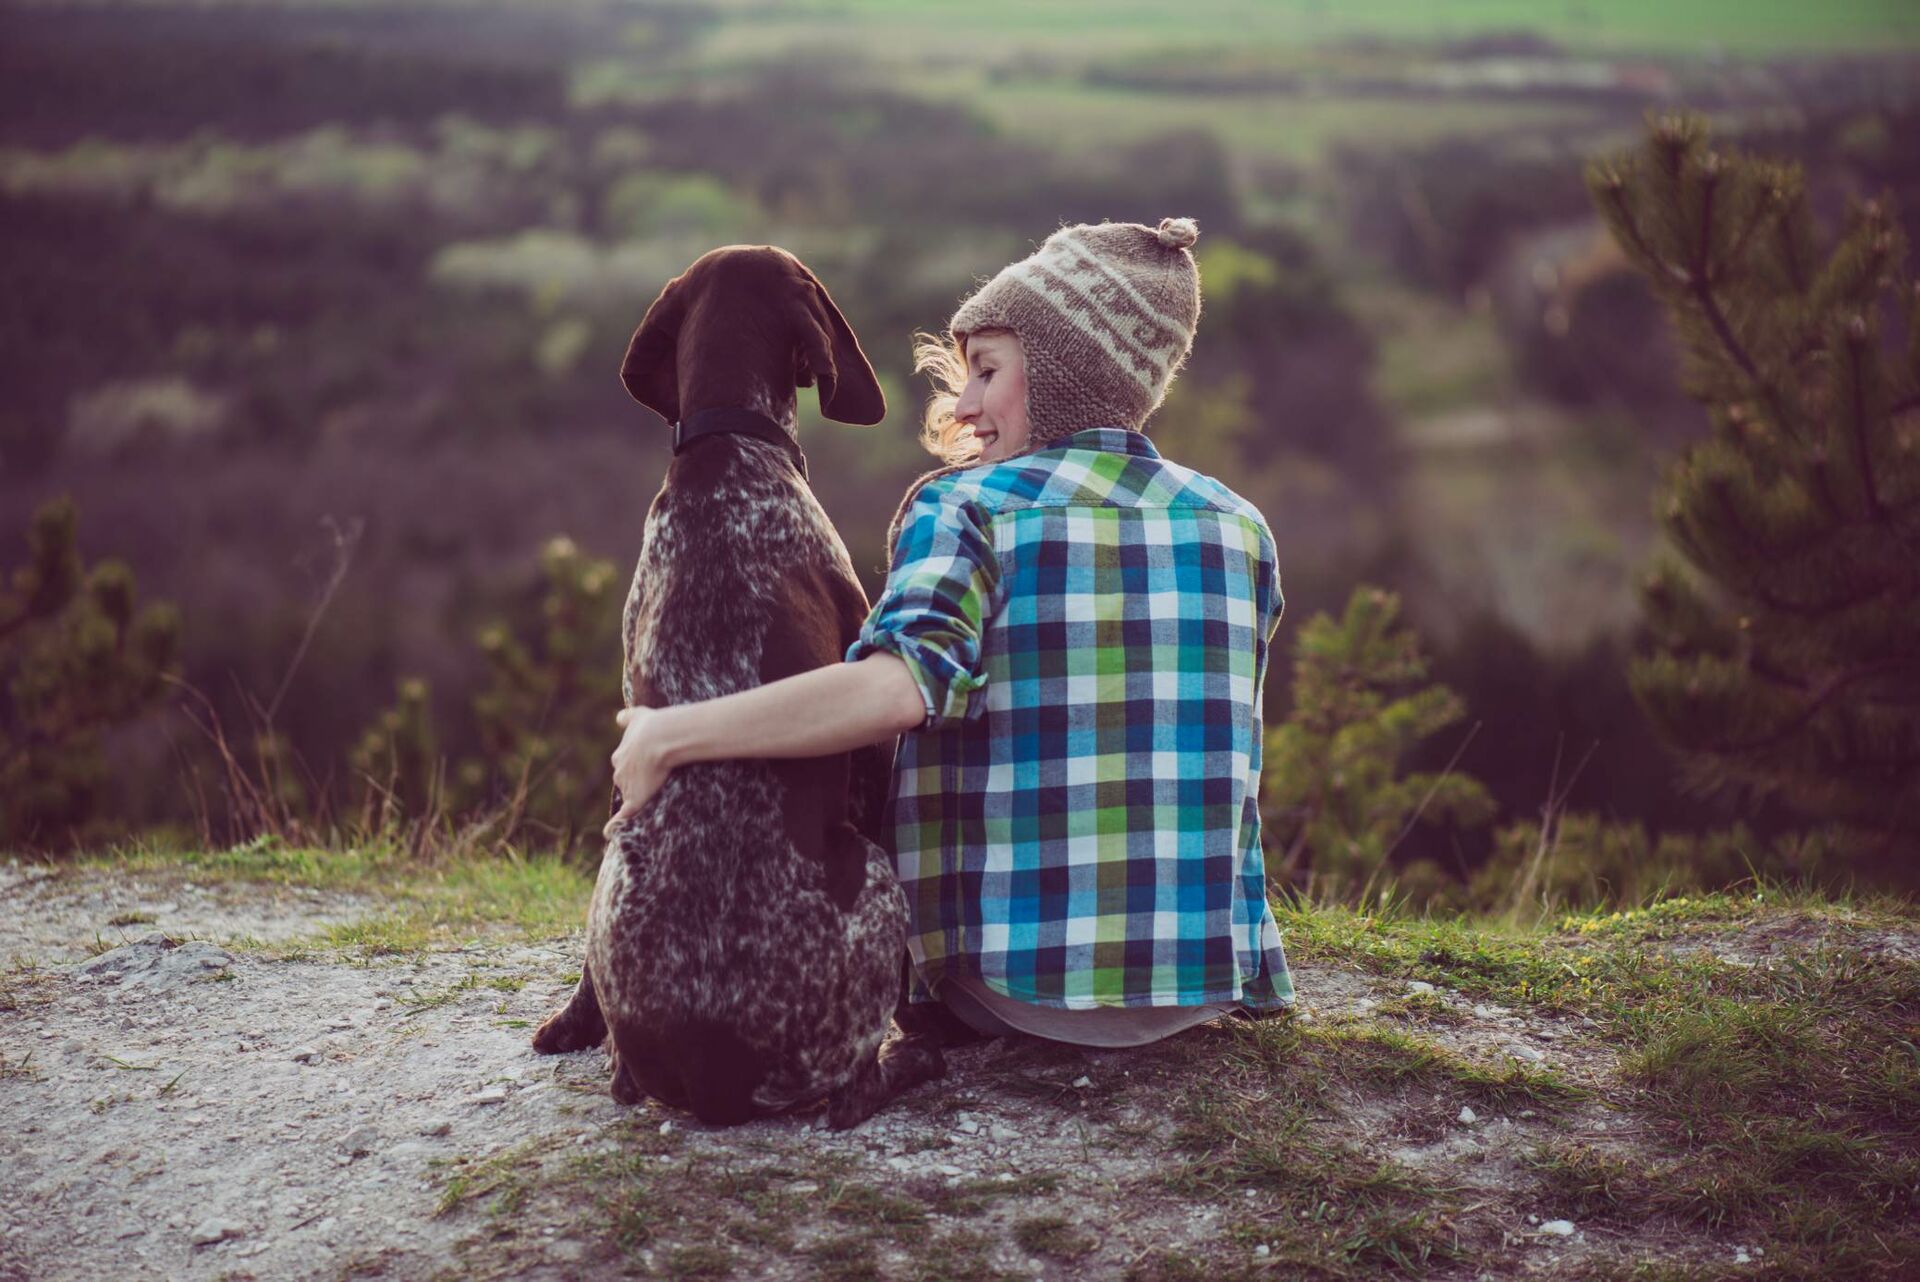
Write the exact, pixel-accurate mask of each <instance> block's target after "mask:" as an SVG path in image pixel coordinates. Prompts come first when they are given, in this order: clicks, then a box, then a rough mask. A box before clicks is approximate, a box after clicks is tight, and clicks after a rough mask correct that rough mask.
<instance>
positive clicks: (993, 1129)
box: [987, 1122, 1020, 1144]
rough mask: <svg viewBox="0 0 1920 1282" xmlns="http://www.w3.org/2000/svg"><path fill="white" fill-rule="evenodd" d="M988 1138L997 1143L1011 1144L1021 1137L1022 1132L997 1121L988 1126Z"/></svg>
mask: <svg viewBox="0 0 1920 1282" xmlns="http://www.w3.org/2000/svg"><path fill="white" fill-rule="evenodd" d="M987 1138H988V1139H990V1140H992V1141H993V1142H994V1143H995V1144H1010V1143H1012V1142H1013V1141H1014V1140H1017V1139H1019V1138H1020V1132H1019V1131H1016V1130H1014V1129H1013V1128H1012V1127H1011V1126H1002V1125H1000V1123H998V1122H995V1123H993V1124H992V1125H991V1126H989V1127H987Z"/></svg>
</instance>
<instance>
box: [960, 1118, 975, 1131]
mask: <svg viewBox="0 0 1920 1282" xmlns="http://www.w3.org/2000/svg"><path fill="white" fill-rule="evenodd" d="M960 1130H961V1131H962V1132H963V1133H965V1134H967V1135H978V1134H979V1133H980V1123H978V1122H976V1121H974V1120H973V1119H972V1118H971V1117H963V1118H961V1119H960Z"/></svg>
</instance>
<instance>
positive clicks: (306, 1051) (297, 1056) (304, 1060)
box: [287, 1046, 320, 1064]
mask: <svg viewBox="0 0 1920 1282" xmlns="http://www.w3.org/2000/svg"><path fill="white" fill-rule="evenodd" d="M287 1058H289V1059H291V1060H292V1061H293V1062H294V1063H296V1064H311V1063H312V1062H313V1061H314V1060H316V1059H319V1058H320V1052H319V1051H317V1050H315V1049H314V1048H313V1047H311V1046H302V1047H300V1048H298V1049H297V1050H295V1051H294V1052H293V1054H292V1055H290V1056H288V1057H287Z"/></svg>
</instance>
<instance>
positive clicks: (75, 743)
mask: <svg viewBox="0 0 1920 1282" xmlns="http://www.w3.org/2000/svg"><path fill="white" fill-rule="evenodd" d="M76 521H77V512H76V508H75V505H74V503H73V500H72V499H71V498H70V497H68V496H64V495H63V496H61V497H60V498H56V499H53V500H50V501H49V502H47V503H45V504H43V505H41V507H40V508H39V510H38V511H36V512H35V513H34V516H33V520H32V522H31V524H30V525H29V526H28V528H27V560H26V563H25V564H24V565H21V566H19V567H17V568H15V569H14V571H13V573H12V575H11V576H10V578H11V590H10V591H0V679H3V680H4V683H5V691H6V694H5V707H6V717H5V720H4V721H0V845H4V846H7V847H16V848H17V847H28V848H37V847H45V846H48V845H50V844H52V843H55V842H66V841H73V840H85V839H87V837H88V836H98V835H99V833H98V831H96V830H97V829H98V827H99V825H100V821H99V820H98V819H97V817H96V815H95V810H94V806H95V802H96V800H97V799H98V793H99V791H100V788H101V786H102V785H103V784H104V783H105V782H106V776H107V769H106V763H105V761H104V759H103V758H102V756H101V750H100V736H101V732H102V731H104V730H106V729H108V728H109V727H112V726H114V725H118V724H120V723H122V722H126V721H130V720H133V719H134V718H136V717H138V716H140V715H141V714H142V713H144V712H146V711H147V710H148V709H149V708H151V707H153V706H154V705H155V704H156V703H157V702H158V701H159V698H160V695H161V686H162V684H163V678H164V677H165V676H166V675H167V672H168V668H169V666H170V665H171V664H172V662H173V657H174V647H175V644H176V642H177V640H178V637H179V631H180V622H179V616H178V614H177V612H176V611H175V610H174V608H173V607H172V606H171V605H168V604H165V603H161V604H155V605H150V606H148V607H147V608H146V609H144V610H141V611H140V612H139V613H138V614H137V615H136V613H135V611H134V586H133V573H132V571H130V570H128V569H127V567H126V566H125V565H123V564H122V563H120V562H119V561H111V560H109V561H101V562H99V563H98V564H96V565H95V566H94V567H93V568H92V569H91V570H88V569H87V568H86V566H85V564H84V563H83V562H82V560H81V557H80V553H79V550H78V548H77V547H76V546H75V542H74V527H75V524H76Z"/></svg>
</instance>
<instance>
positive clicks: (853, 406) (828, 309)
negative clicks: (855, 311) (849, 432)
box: [796, 264, 887, 424]
mask: <svg viewBox="0 0 1920 1282" xmlns="http://www.w3.org/2000/svg"><path fill="white" fill-rule="evenodd" d="M801 271H803V272H806V280H807V284H806V286H805V287H803V289H802V300H801V305H800V307H799V309H798V310H799V313H800V314H799V316H798V317H796V327H797V332H798V341H799V344H800V354H801V356H802V357H803V358H804V360H805V362H806V367H807V371H808V372H809V373H810V374H811V375H812V379H811V380H810V381H808V382H802V383H801V384H800V386H802V387H811V386H815V385H817V386H818V387H819V390H820V413H821V414H823V415H825V416H826V417H827V418H830V419H832V420H833V421H834V422H836V423H859V424H870V423H878V422H879V421H880V420H881V419H883V418H885V417H886V416H887V394H886V393H885V392H883V391H881V390H880V380H879V379H877V378H875V377H874V376H873V366H872V365H870V364H869V363H868V362H867V354H866V353H865V352H863V351H861V350H860V340H859V339H857V338H855V337H854V336H853V327H852V326H851V325H849V324H847V318H846V317H844V316H842V315H841V314H840V309H839V308H838V307H836V306H835V305H834V302H833V298H832V296H831V295H829V294H828V293H827V287H826V286H825V285H822V284H821V283H820V281H819V278H818V277H816V276H815V275H814V274H813V273H812V272H811V271H807V269H806V267H805V265H804V264H803V265H802V266H801Z"/></svg>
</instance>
